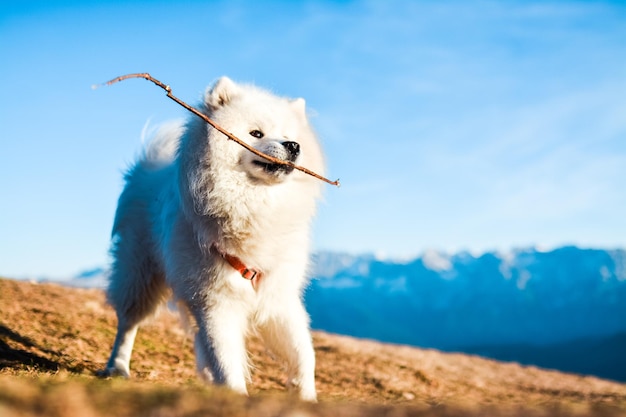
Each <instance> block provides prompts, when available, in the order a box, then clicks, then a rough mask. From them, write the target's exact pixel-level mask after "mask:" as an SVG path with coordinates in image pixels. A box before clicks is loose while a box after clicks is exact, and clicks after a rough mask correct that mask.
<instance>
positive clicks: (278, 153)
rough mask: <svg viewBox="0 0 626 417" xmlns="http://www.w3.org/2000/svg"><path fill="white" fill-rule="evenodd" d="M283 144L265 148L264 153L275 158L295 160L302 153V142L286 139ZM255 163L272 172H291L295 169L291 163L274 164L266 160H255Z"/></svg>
mask: <svg viewBox="0 0 626 417" xmlns="http://www.w3.org/2000/svg"><path fill="white" fill-rule="evenodd" d="M281 145H282V147H278V146H272V147H270V148H269V149H267V150H264V153H266V154H267V155H269V156H273V157H274V158H277V159H282V160H283V161H289V162H295V161H296V159H298V156H299V155H300V144H299V143H298V142H293V141H285V142H282V143H281ZM254 164H255V165H258V166H260V167H262V168H263V170H264V171H265V172H268V173H271V174H279V173H285V174H289V173H290V172H291V171H293V167H291V166H289V165H282V164H274V163H272V162H268V161H266V160H255V161H254Z"/></svg>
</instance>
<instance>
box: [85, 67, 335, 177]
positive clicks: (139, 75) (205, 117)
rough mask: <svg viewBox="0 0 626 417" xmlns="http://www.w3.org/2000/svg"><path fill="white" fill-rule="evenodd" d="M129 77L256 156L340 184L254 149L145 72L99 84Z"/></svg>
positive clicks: (113, 82) (115, 81) (112, 82)
mask: <svg viewBox="0 0 626 417" xmlns="http://www.w3.org/2000/svg"><path fill="white" fill-rule="evenodd" d="M129 78H144V79H146V80H148V81H151V82H153V83H154V84H155V85H157V86H159V87H161V88H162V89H163V90H165V92H167V96H168V97H169V98H171V99H172V100H174V101H175V102H176V103H178V104H180V105H181V106H183V107H184V108H186V109H187V110H189V111H190V112H192V113H193V114H195V115H196V116H198V117H200V118H201V119H202V120H204V121H205V122H207V123H208V124H210V125H211V126H213V128H215V129H216V130H218V131H219V132H221V133H222V134H224V135H225V136H226V137H227V138H228V139H230V140H233V141H235V142H237V143H238V144H239V145H241V146H243V147H244V148H246V149H247V150H249V151H250V152H252V153H253V154H255V155H257V156H260V157H261V158H264V159H267V160H268V161H270V162H272V163H274V164H280V165H287V166H290V167H292V168H294V169H297V170H298V171H302V172H304V173H305V174H308V175H311V176H313V177H315V178H317V179H319V180H322V181H324V182H327V183H328V184H331V185H335V186H337V187H339V186H340V184H339V180H336V181H331V180H329V179H327V178H324V177H322V176H321V175H319V174H317V173H315V172H313V171H311V170H309V169H307V168H304V167H301V166H299V165H296V164H294V163H293V162H290V161H285V160H282V159H278V158H275V157H273V156H270V155H267V154H264V153H263V152H261V151H258V150H257V149H254V148H253V147H252V146H250V145H248V144H247V143H246V142H244V141H242V140H241V139H239V138H238V137H237V136H235V135H233V134H232V133H230V132H228V131H227V130H225V129H223V128H222V127H221V126H220V125H218V124H217V123H215V122H214V121H213V120H211V119H209V118H208V117H207V116H206V115H205V114H204V113H201V112H200V111H198V110H197V109H195V108H193V107H191V106H190V105H189V104H187V103H185V102H184V101H182V100H181V99H179V98H178V97H176V96H175V95H174V94H172V89H171V88H170V86H169V85H166V84H163V83H162V82H161V81H159V80H157V79H156V78H154V77H152V76H151V75H150V74H148V73H147V72H142V73H136V74H126V75H121V76H119V77H117V78H114V79H112V80H111V81H107V82H106V83H104V84H101V85H111V84H115V83H117V82H120V81H124V80H127V79H129ZM99 86H100V85H96V86H94V88H97V87H99Z"/></svg>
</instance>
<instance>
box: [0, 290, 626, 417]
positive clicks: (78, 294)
mask: <svg viewBox="0 0 626 417" xmlns="http://www.w3.org/2000/svg"><path fill="white" fill-rule="evenodd" d="M186 333H187V332H186V331H185V330H184V329H183V328H182V326H181V325H180V320H179V318H178V316H177V315H176V314H174V313H171V312H169V311H168V310H167V309H164V311H163V312H161V313H160V314H159V315H158V317H156V318H155V319H153V320H152V321H151V322H150V323H147V324H146V325H145V326H143V327H142V328H141V329H140V331H139V335H138V337H137V341H136V346H135V350H134V353H133V359H132V363H131V371H132V372H133V378H132V379H131V380H129V381H127V380H122V379H104V380H103V379H98V378H97V377H95V375H94V374H95V372H96V371H97V370H99V369H102V368H103V366H104V364H105V362H106V360H107V356H108V354H109V351H110V347H111V345H112V343H113V338H114V336H115V315H114V313H113V311H112V310H111V309H110V308H109V307H108V306H107V305H106V303H105V300H104V295H103V293H102V291H100V290H95V289H75V288H68V287H63V286H60V285H55V284H36V283H28V282H20V281H13V280H8V279H0V416H1V417H5V416H6V417H13V416H15V417H29V416H52V417H55V416H68V417H72V416H81V417H91V416H93V417H98V416H108V415H115V416H159V417H169V416H172V417H174V416H248V415H249V416H292V417H305V416H398V417H399V416H409V415H419V416H453V415H455V416H456V415H467V416H474V415H476V416H479V415H480V416H483V415H502V416H535V415H537V416H548V415H550V416H552V415H563V416H566V415H594V416H620V415H626V385H625V384H619V383H615V382H610V381H604V380H601V379H598V378H594V377H588V376H579V375H570V374H563V373H559V372H555V371H548V370H541V369H537V368H534V367H527V366H520V365H518V364H514V363H500V362H496V361H492V360H487V359H483V358H479V357H475V356H468V355H462V354H450V353H442V352H438V351H435V350H425V349H418V348H413V347H407V346H396V345H389V344H382V343H377V342H373V341H366V340H357V339H353V338H349V337H344V336H337V335H330V334H326V333H322V332H314V343H315V348H316V354H317V370H316V374H317V388H318V394H319V403H317V404H303V403H301V402H299V401H297V400H296V399H295V398H293V397H292V396H290V395H288V394H287V393H286V392H285V384H284V382H285V381H284V378H285V377H284V374H283V372H282V370H281V367H280V364H278V363H277V362H275V361H274V360H273V359H272V358H271V356H270V355H269V354H268V353H267V352H265V351H264V349H263V347H262V345H261V344H260V343H259V341H258V340H256V339H251V340H250V342H249V348H250V352H251V361H252V363H253V365H254V369H253V374H252V381H251V382H250V384H249V391H250V396H249V397H243V396H239V395H237V394H234V393H231V392H230V391H228V390H226V389H224V388H219V387H207V386H204V385H203V384H201V383H200V382H199V381H198V380H197V378H196V376H195V367H194V359H193V346H192V342H191V339H190V337H189V335H188V334H186Z"/></svg>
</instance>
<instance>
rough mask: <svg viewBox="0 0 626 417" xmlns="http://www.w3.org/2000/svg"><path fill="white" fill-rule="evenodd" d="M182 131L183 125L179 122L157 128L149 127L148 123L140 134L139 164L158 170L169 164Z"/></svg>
mask: <svg viewBox="0 0 626 417" xmlns="http://www.w3.org/2000/svg"><path fill="white" fill-rule="evenodd" d="M184 130H185V127H184V123H183V122H180V121H179V122H169V123H163V124H160V125H158V126H149V121H148V122H147V123H146V124H145V126H144V128H143V131H142V132H141V141H142V142H143V143H144V148H143V152H142V154H141V156H140V158H139V163H140V164H141V165H143V166H144V167H146V168H149V169H159V168H162V167H164V166H166V165H169V164H171V163H172V161H173V160H174V158H175V157H176V152H177V151H178V145H179V143H180V137H181V136H182V134H183V132H184Z"/></svg>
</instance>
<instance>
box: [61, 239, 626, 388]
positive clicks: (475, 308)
mask: <svg viewBox="0 0 626 417" xmlns="http://www.w3.org/2000/svg"><path fill="white" fill-rule="evenodd" d="M313 265H314V267H313V270H312V274H311V275H312V276H313V279H312V281H311V284H310V286H309V288H308V289H307V291H306V294H305V300H306V304H307V309H308V311H309V313H310V315H311V320H312V327H313V328H315V329H321V330H326V331H329V332H334V333H340V334H346V335H351V336H357V337H363V338H371V339H377V340H381V341H386V342H393V343H402V344H409V345H415V346H420V347H430V348H436V349H440V350H446V351H460V352H466V353H475V354H480V355H483V356H488V357H492V358H496V359H502V360H513V361H518V362H521V363H527V364H535V365H539V366H543V367H548V368H555V369H560V370H565V371H571V372H578V373H589V374H594V375H598V376H602V377H606V378H612V379H616V380H621V381H626V251H625V250H622V249H617V250H600V249H580V248H577V247H573V246H568V247H562V248H558V249H555V250H551V251H541V250H537V249H535V248H528V249H523V250H514V251H510V252H507V253H497V252H493V253H484V254H482V255H479V256H475V255H472V254H470V253H467V252H463V253H457V254H453V255H448V254H444V253H440V252H436V251H429V252H426V253H424V254H422V255H421V256H419V257H416V258H414V259H410V260H403V261H393V260H384V259H378V258H377V257H375V256H373V255H361V256H356V255H348V254H340V253H331V252H321V253H317V254H315V255H314V262H313ZM104 282H105V278H104V270H102V269H99V268H98V269H94V270H92V271H86V272H85V273H83V274H81V276H79V277H76V278H75V279H73V280H71V281H68V283H69V284H70V285H78V286H83V287H84V286H103V285H104Z"/></svg>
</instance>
